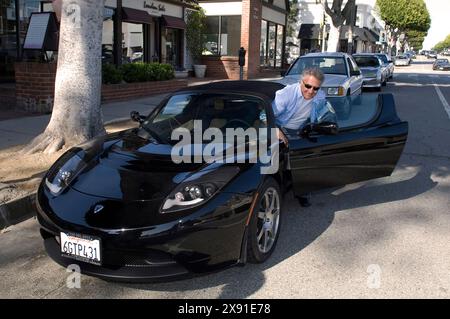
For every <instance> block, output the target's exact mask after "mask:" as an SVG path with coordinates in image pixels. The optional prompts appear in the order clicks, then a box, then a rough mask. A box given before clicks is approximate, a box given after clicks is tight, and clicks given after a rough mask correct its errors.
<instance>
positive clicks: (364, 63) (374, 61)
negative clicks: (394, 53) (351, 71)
mask: <svg viewBox="0 0 450 319" xmlns="http://www.w3.org/2000/svg"><path fill="white" fill-rule="evenodd" d="M353 58H354V59H355V61H356V64H358V66H359V67H361V68H364V67H366V68H367V67H374V68H377V67H379V66H380V61H379V60H378V58H377V57H374V56H354V57H353Z"/></svg>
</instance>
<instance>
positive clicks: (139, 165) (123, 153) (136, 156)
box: [71, 129, 208, 202]
mask: <svg viewBox="0 0 450 319" xmlns="http://www.w3.org/2000/svg"><path fill="white" fill-rule="evenodd" d="M138 131H139V130H138V129H133V130H128V131H125V132H122V133H121V134H119V135H113V136H109V137H106V138H99V139H97V140H96V141H95V142H94V143H92V144H94V146H91V147H89V148H87V149H86V151H85V153H86V154H89V156H86V158H87V159H86V160H85V161H86V164H87V165H86V168H85V169H84V170H83V171H82V172H81V173H80V174H79V175H78V176H77V178H76V179H75V180H74V181H73V182H72V184H71V188H72V189H74V190H77V191H78V192H81V193H84V194H88V195H93V196H99V197H103V198H109V199H119V200H123V201H127V202H129V201H148V200H161V199H164V198H166V197H167V196H168V195H169V194H170V192H171V191H172V190H173V189H174V188H175V187H176V185H178V184H179V183H181V182H182V181H183V180H185V179H186V178H187V177H189V176H191V175H192V174H193V173H195V172H197V171H198V170H200V169H208V164H206V163H204V162H203V163H180V164H176V163H174V162H173V161H172V157H171V150H172V146H171V145H166V144H158V143H156V142H154V141H152V140H149V139H145V138H141V137H140V136H139V133H138Z"/></svg>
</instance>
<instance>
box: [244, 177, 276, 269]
mask: <svg viewBox="0 0 450 319" xmlns="http://www.w3.org/2000/svg"><path fill="white" fill-rule="evenodd" d="M258 194H259V196H258V199H257V204H256V205H255V208H254V210H253V212H252V217H251V219H250V223H249V231H248V241H247V257H248V261H249V262H252V263H262V262H264V261H265V260H267V258H269V257H270V255H271V254H272V252H273V251H274V250H275V246H276V243H277V240H278V236H279V233H280V222H281V192H280V186H279V185H278V183H277V182H276V181H275V180H274V179H273V178H268V179H267V180H266V181H265V182H264V184H263V185H262V186H261V187H260V190H259V191H258Z"/></svg>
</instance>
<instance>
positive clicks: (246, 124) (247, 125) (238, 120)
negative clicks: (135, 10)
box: [226, 119, 251, 129]
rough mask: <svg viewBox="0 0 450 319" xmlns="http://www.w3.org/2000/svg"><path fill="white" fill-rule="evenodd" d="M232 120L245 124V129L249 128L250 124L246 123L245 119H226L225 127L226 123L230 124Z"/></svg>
mask: <svg viewBox="0 0 450 319" xmlns="http://www.w3.org/2000/svg"><path fill="white" fill-rule="evenodd" d="M232 122H239V123H242V124H244V125H245V128H246V129H247V128H249V127H251V125H250V124H248V123H247V122H246V121H244V120H241V119H232V120H230V121H228V122H227V124H226V127H227V126H228V124H230V123H232Z"/></svg>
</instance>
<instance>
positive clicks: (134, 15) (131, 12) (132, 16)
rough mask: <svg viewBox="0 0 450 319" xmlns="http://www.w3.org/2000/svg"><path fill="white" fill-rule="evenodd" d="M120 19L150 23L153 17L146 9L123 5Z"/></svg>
mask: <svg viewBox="0 0 450 319" xmlns="http://www.w3.org/2000/svg"><path fill="white" fill-rule="evenodd" d="M122 21H124V22H131V23H145V24H150V23H151V22H152V21H153V18H152V17H151V16H150V15H149V14H148V13H147V11H142V10H137V9H132V8H126V7H123V8H122Z"/></svg>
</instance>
